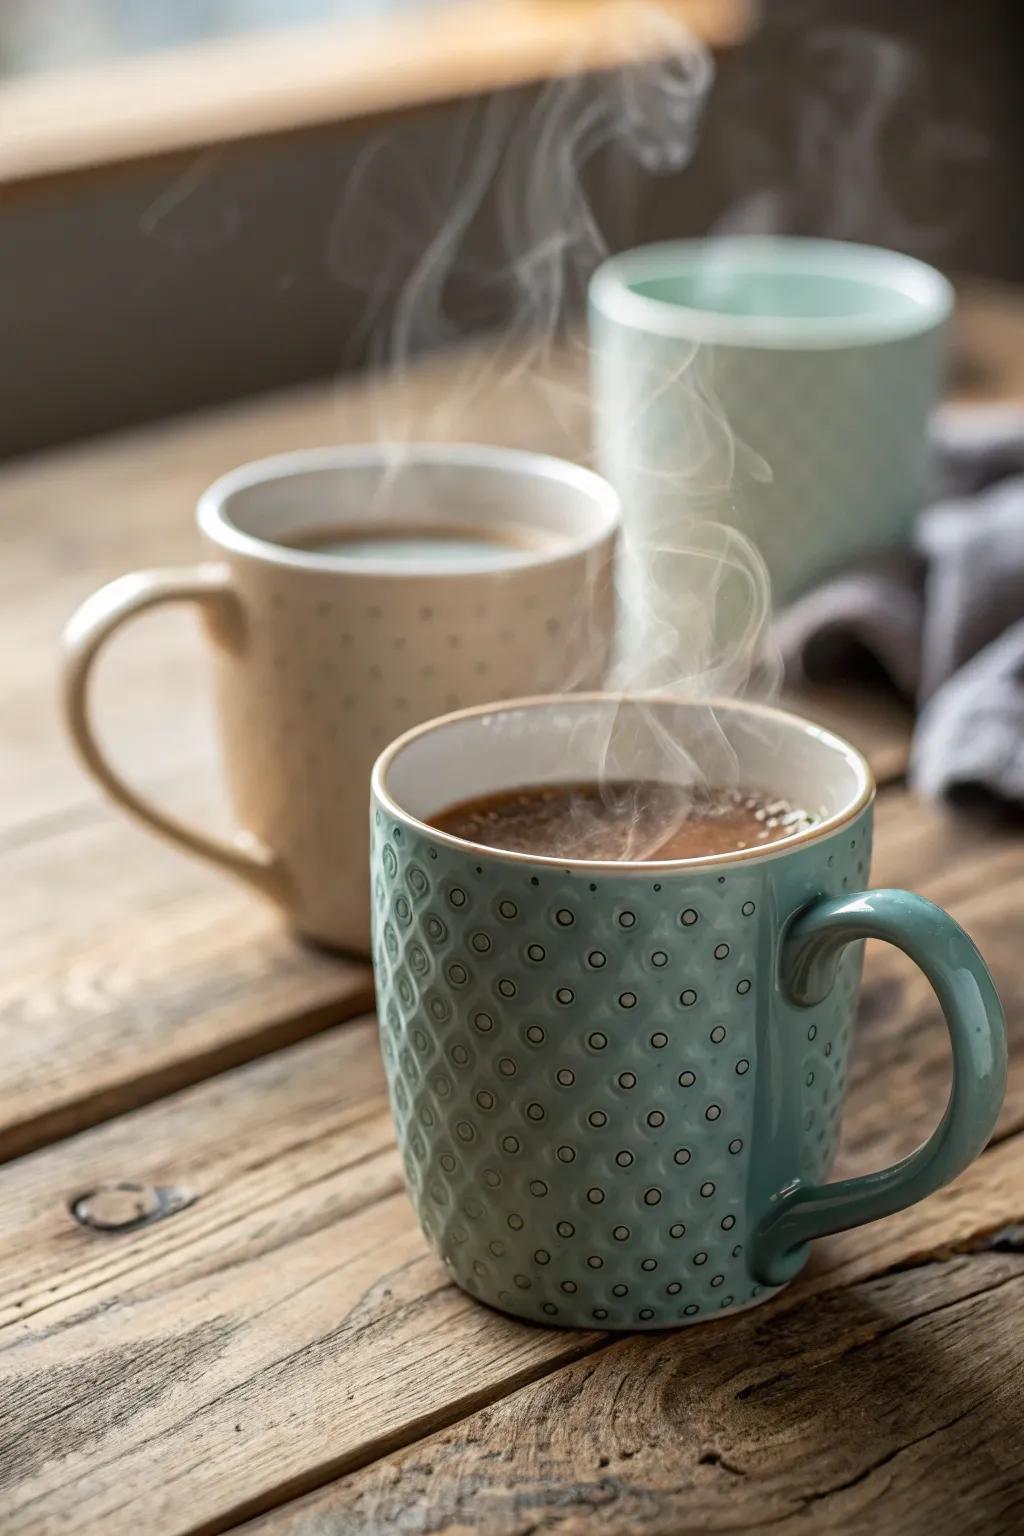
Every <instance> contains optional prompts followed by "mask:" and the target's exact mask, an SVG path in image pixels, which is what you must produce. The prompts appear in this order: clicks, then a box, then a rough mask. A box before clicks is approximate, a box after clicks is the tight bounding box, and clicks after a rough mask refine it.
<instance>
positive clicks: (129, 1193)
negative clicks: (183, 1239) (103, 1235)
mask: <svg viewBox="0 0 1024 1536" xmlns="http://www.w3.org/2000/svg"><path fill="white" fill-rule="evenodd" d="M197 1199H198V1196H197V1195H196V1194H194V1193H193V1191H192V1190H190V1189H184V1188H182V1187H180V1186H175V1185H172V1184H140V1183H137V1182H136V1181H135V1180H133V1179H120V1180H118V1181H117V1182H116V1183H111V1184H98V1185H97V1186H96V1188H95V1189H90V1190H87V1191H86V1192H85V1193H84V1194H81V1195H75V1196H73V1198H72V1199H71V1200H69V1201H68V1210H69V1211H70V1212H71V1214H72V1216H73V1217H74V1218H75V1220H76V1221H77V1222H79V1223H80V1225H81V1226H83V1227H87V1228H88V1229H89V1231H90V1232H134V1231H136V1230H137V1229H138V1228H139V1227H149V1226H152V1225H153V1223H154V1222H156V1221H163V1220H164V1218H165V1217H167V1216H174V1215H176V1214H177V1212H178V1211H183V1210H185V1209H186V1208H187V1207H188V1206H190V1205H193V1204H194V1203H195V1201H196V1200H197Z"/></svg>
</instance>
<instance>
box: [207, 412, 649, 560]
mask: <svg viewBox="0 0 1024 1536" xmlns="http://www.w3.org/2000/svg"><path fill="white" fill-rule="evenodd" d="M398 461H401V462H403V463H407V464H412V465H413V466H415V465H428V464H429V465H447V466H450V467H452V468H455V469H466V470H480V469H484V470H487V469H490V470H495V471H498V472H502V473H506V474H511V473H515V474H519V475H520V476H522V477H523V478H524V479H525V480H530V479H543V480H548V481H553V482H555V483H556V484H559V485H561V486H563V487H566V488H570V489H572V490H574V491H576V492H579V493H582V495H583V496H584V497H585V499H586V501H587V503H588V516H589V517H590V520H591V526H590V528H589V529H588V530H587V531H586V532H584V533H580V534H577V535H575V536H573V537H567V538H566V539H565V541H564V542H562V543H555V544H554V545H552V547H550V548H538V549H536V550H527V551H526V552H524V553H523V554H522V555H517V556H516V558H515V559H514V560H510V561H509V562H508V563H507V564H495V563H494V562H489V561H484V560H480V561H474V560H471V559H469V560H464V561H459V563H458V564H452V565H451V566H446V565H444V564H440V563H439V564H432V565H431V566H430V568H429V572H424V571H423V570H421V569H420V568H418V567H416V566H414V565H410V564H406V563H401V564H399V563H398V562H395V561H392V560H387V559H375V560H365V559H353V558H351V557H347V556H345V555H339V554H323V553H318V554H312V553H311V552H309V551H308V550H303V549H297V548H294V547H290V546H288V545H286V544H277V543H275V542H274V541H273V540H272V539H264V538H260V537H259V536H258V535H257V534H253V533H247V532H246V531H245V530H244V529H242V528H240V527H239V526H238V525H237V523H235V522H234V521H233V520H232V518H231V517H230V515H229V513H228V503H229V500H230V498H231V497H233V496H235V495H237V494H238V493H239V492H242V491H248V490H252V489H253V488H254V487H256V486H260V485H264V484H267V483H269V482H273V481H277V480H287V479H289V478H291V477H292V476H293V475H297V474H305V473H309V472H313V473H316V472H318V471H329V470H346V469H365V468H368V467H375V466H381V467H386V466H387V465H388V464H389V463H395V462H398ZM620 521H621V502H620V499H619V495H618V492H617V491H616V490H615V488H614V486H612V485H611V484H610V482H609V481H608V480H606V479H605V478H604V477H603V476H601V475H599V474H597V473H596V471H594V470H592V469H586V468H584V467H583V465H581V464H575V463H573V461H572V460H571V459H563V458H559V457H558V456H557V455H555V454H549V453H536V452H534V451H533V450H532V449H527V448H506V447H502V446H499V445H496V444H490V443H427V442H413V443H403V442H387V441H381V442H359V443H344V444H339V445H337V446H335V447H323V448H297V449H293V450H291V451H290V452H288V453H279V454H272V455H270V456H269V457H267V458H262V459H251V460H248V461H247V462H246V463H244V464H240V465H239V466H238V467H237V468H235V469H232V470H228V471H227V473H225V474H223V475H220V476H219V477H218V478H217V479H216V480H214V481H213V482H212V484H210V485H208V486H207V487H206V489H205V490H204V491H203V492H202V493H201V494H200V496H199V499H198V502H197V504H196V522H197V524H198V527H199V531H200V532H201V533H202V534H204V535H205V536H206V537H207V538H208V539H210V540H211V541H212V542H213V543H214V544H216V545H217V546H218V547H219V548H221V549H224V550H226V551H228V552H229V553H232V554H236V555H241V556H244V557H246V558H247V559H250V560H258V561H262V562H263V563H264V564H268V565H279V566H286V567H289V568H291V569H293V570H304V571H309V572H314V571H316V572H319V573H320V574H321V575H323V574H324V573H326V572H331V573H333V574H336V575H345V576H364V577H367V576H372V577H379V576H386V577H389V578H391V579H394V580H396V581H402V580H414V581H421V580H422V579H423V577H424V575H425V574H428V575H429V576H430V577H432V578H434V577H444V578H445V579H446V580H447V579H449V578H452V579H458V578H462V577H466V578H473V579H477V578H479V577H480V576H498V575H501V576H507V575H513V574H516V573H518V572H521V571H531V570H536V569H538V568H539V567H547V566H552V565H557V564H558V563H559V562H560V561H563V560H574V559H578V558H579V556H580V555H583V554H588V553H590V552H591V551H593V550H596V549H599V548H600V547H601V546H602V545H603V544H606V543H607V542H608V541H609V540H610V539H612V538H614V536H615V534H616V532H617V531H618V528H619V525H620Z"/></svg>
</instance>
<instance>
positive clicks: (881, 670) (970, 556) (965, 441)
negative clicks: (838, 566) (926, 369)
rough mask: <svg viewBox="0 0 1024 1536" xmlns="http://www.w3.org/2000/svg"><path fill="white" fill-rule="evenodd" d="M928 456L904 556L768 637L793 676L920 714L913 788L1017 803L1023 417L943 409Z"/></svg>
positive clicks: (824, 594) (818, 598) (1021, 782)
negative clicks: (930, 476)
mask: <svg viewBox="0 0 1024 1536" xmlns="http://www.w3.org/2000/svg"><path fill="white" fill-rule="evenodd" d="M935 450H936V452H935V500H934V501H933V503H932V505H931V506H930V507H929V508H928V509H927V510H926V511H925V512H923V513H922V514H921V516H920V517H919V519H918V522H917V526H916V528H915V531H914V537H913V541H912V546H911V548H909V549H907V550H905V551H902V552H900V553H898V554H896V555H889V556H885V557H882V558H879V559H876V560H873V561H868V562H865V563H864V564H863V565H862V566H859V567H857V568H856V569H852V570H848V571H844V572H842V573H841V574H839V575H837V576H835V577H833V578H831V579H830V580H828V581H826V582H825V583H824V584H823V585H822V586H820V587H817V588H816V589H815V590H814V591H813V592H809V593H807V594H806V595H805V596H804V597H802V598H800V599H799V600H798V601H797V602H796V603H794V604H793V605H792V607H790V608H789V609H787V611H786V612H785V613H783V614H782V615H781V616H780V617H779V619H778V621H777V624H776V634H777V638H778V641H779V644H780V647H781V650H782V654H783V659H784V661H785V663H786V669H787V673H788V674H789V675H790V676H792V677H796V678H800V677H803V678H807V679H813V680H817V681H823V680H830V681H835V680H844V681H845V680H849V679H850V678H851V677H858V678H861V679H869V680H872V681H875V682H877V683H879V684H880V685H882V686H888V687H890V688H894V689H896V690H897V691H898V692H899V693H900V694H902V695H903V696H904V697H905V698H907V699H909V700H911V701H912V702H913V703H914V704H915V705H916V706H917V709H918V715H917V721H916V725H915V729H914V737H913V743H912V748H911V761H910V777H911V782H912V783H913V784H914V786H915V787H916V788H918V789H920V790H921V791H923V792H924V793H926V794H929V795H946V796H949V797H951V798H957V799H964V798H987V799H990V800H992V801H993V802H996V803H1000V804H1007V803H1008V804H1014V805H1017V806H1024V410H1017V409H1007V408H1002V407H1000V408H995V409H992V410H972V411H966V410H963V411H949V412H946V413H943V414H942V415H941V416H940V417H939V419H938V422H937V425H936V429H935Z"/></svg>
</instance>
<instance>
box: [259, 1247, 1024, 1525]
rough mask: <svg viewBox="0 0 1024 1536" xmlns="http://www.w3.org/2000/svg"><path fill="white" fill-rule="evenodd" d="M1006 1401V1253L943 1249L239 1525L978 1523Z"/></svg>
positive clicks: (1017, 1270)
mask: <svg viewBox="0 0 1024 1536" xmlns="http://www.w3.org/2000/svg"><path fill="white" fill-rule="evenodd" d="M1022 1409H1024V1255H1022V1254H1021V1253H1010V1254H999V1253H982V1254H979V1255H976V1256H973V1257H965V1256H960V1257H956V1258H954V1259H951V1260H947V1261H945V1262H942V1261H937V1262H933V1263H930V1264H928V1265H927V1266H925V1267H922V1268H917V1269H914V1270H913V1271H911V1272H909V1273H908V1272H898V1271H897V1272H894V1273H891V1274H889V1275H886V1276H883V1277H881V1278H878V1279H873V1280H869V1281H864V1282H862V1283H860V1284H858V1285H856V1286H853V1287H851V1288H848V1289H842V1290H838V1291H828V1292H822V1293H820V1294H819V1295H817V1296H816V1297H813V1298H808V1299H807V1300H806V1301H805V1302H804V1304H803V1305H802V1306H790V1307H787V1308H785V1309H783V1310H780V1311H777V1312H775V1313H774V1314H772V1315H767V1314H763V1315H758V1313H756V1312H755V1313H748V1314H746V1315H744V1316H743V1317H741V1318H738V1319H737V1320H736V1321H735V1322H734V1323H732V1324H730V1323H728V1322H721V1323H709V1324H707V1325H704V1326H702V1327H701V1328H699V1329H694V1330H691V1331H690V1332H683V1333H678V1334H674V1335H673V1334H667V1335H661V1336H654V1337H650V1336H648V1337H633V1338H630V1339H627V1340H625V1341H623V1342H622V1343H619V1344H616V1345H614V1346H612V1347H611V1348H608V1349H605V1350H603V1351H601V1352H600V1353H599V1354H597V1355H595V1356H592V1357H590V1358H588V1359H585V1360H582V1361H580V1362H578V1363H576V1364H574V1365H571V1366H568V1367H566V1368H564V1369H562V1370H559V1371H558V1372H556V1373H554V1374H552V1375H549V1376H547V1377H545V1378H544V1379H543V1380H542V1381H540V1382H537V1383H534V1384H533V1385H531V1386H528V1387H524V1388H522V1389H521V1390H520V1391H519V1392H516V1393H515V1394H514V1395H512V1396H511V1397H506V1398H504V1399H503V1400H502V1401H500V1402H497V1403H495V1404H493V1405H491V1406H489V1407H487V1408H485V1409H482V1410H481V1411H480V1412H478V1413H476V1414H474V1415H473V1416H472V1417H470V1418H468V1419H465V1420H463V1421H462V1422H460V1423H458V1424H456V1425H453V1426H452V1427H451V1428H449V1429H446V1430H444V1431H443V1432H441V1433H439V1434H436V1435H432V1436H431V1437H430V1438H428V1439H426V1440H421V1441H419V1442H418V1443H417V1444H415V1445H412V1446H409V1447H408V1448H407V1449H405V1450H403V1451H401V1452H400V1453H398V1454H397V1455H393V1456H389V1457H387V1458H385V1459H384V1460H382V1461H379V1462H377V1463H375V1464H374V1465H372V1466H368V1467H367V1468H366V1469H364V1470H363V1471H361V1472H359V1473H357V1474H355V1475H354V1476H352V1477H349V1478H347V1479H345V1480H344V1481H342V1482H340V1483H337V1484H335V1485H334V1486H333V1487H332V1488H330V1489H326V1490H324V1491H323V1492H322V1493H320V1494H318V1495H316V1496H315V1497H313V1498H310V1499H308V1500H305V1501H303V1502H302V1503H301V1504H299V1505H297V1506H294V1507H293V1508H291V1509H290V1510H281V1511H279V1512H277V1513H275V1514H274V1515H270V1516H268V1517H266V1518H265V1519H263V1520H258V1521H256V1523H255V1524H254V1525H252V1526H248V1527H247V1528H246V1529H247V1531H251V1532H252V1536H257V1533H261V1536H271V1533H273V1536H328V1533H334V1532H336V1531H345V1532H346V1533H347V1536H370V1533H377V1532H383V1531H385V1530H390V1531H398V1532H424V1531H430V1532H432V1533H442V1532H443V1533H445V1536H465V1533H468V1532H486V1533H487V1536H522V1533H524V1532H527V1531H529V1532H537V1531H556V1530H557V1531H558V1532H561V1533H563V1536H583V1533H587V1536H590V1533H592V1532H615V1533H618V1532H624V1531H629V1532H630V1533H631V1536H687V1533H690V1532H694V1533H696V1532H706V1531H726V1530H728V1531H759V1530H762V1529H765V1528H770V1529H771V1530H773V1531H781V1532H784V1533H790V1532H792V1533H796V1532H806V1531H808V1530H813V1531H822V1530H829V1531H841V1532H844V1533H846V1536H855V1533H856V1536H877V1533H878V1532H895V1531H900V1532H906V1533H911V1536H925V1533H933V1532H939V1533H943V1532H949V1533H953V1532H955V1533H957V1536H961V1533H963V1532H976V1533H978V1536H990V1533H992V1532H995V1531H1009V1530H1014V1529H1018V1528H1019V1527H1020V1524H1021V1521H1022V1520H1024V1482H1022V1481H1021V1478H1020V1472H1019V1463H1020V1457H1021V1455H1022V1453H1024V1413H1022Z"/></svg>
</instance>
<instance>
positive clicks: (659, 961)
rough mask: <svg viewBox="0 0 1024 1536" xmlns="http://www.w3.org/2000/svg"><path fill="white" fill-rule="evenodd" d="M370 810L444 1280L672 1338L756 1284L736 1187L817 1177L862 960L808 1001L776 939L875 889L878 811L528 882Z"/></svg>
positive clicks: (400, 1033)
mask: <svg viewBox="0 0 1024 1536" xmlns="http://www.w3.org/2000/svg"><path fill="white" fill-rule="evenodd" d="M373 820H374V829H373V833H374V837H373V841H374V847H373V856H372V862H373V894H374V913H375V963H376V971H377V988H378V998H379V1005H380V1015H381V1041H382V1049H383V1053H384V1059H385V1065H386V1069H387V1074H388V1082H389V1087H390V1092H391V1100H392V1106H393V1109H394V1113H395V1118H396V1122H397V1127H398V1135H399V1142H400V1145H401V1149H402V1155H403V1159H404V1164H405V1172H406V1178H407V1182H408V1187H409V1191H410V1194H411V1196H412V1200H413V1203H414V1205H415V1207H416V1211H417V1213H418V1216H419V1219H420V1222H421V1224H422V1226H423V1230H424V1232H425V1233H426V1235H427V1237H428V1239H429V1240H430V1242H431V1243H432V1244H433V1246H434V1247H435V1249H436V1250H437V1251H438V1252H439V1253H440V1255H441V1257H442V1259H443V1260H444V1262H445V1264H446V1265H447V1266H448V1268H449V1270H450V1272H451V1274H452V1276H453V1278H454V1279H455V1280H456V1281H457V1282H458V1284H459V1285H461V1286H462V1287H463V1288H464V1289H466V1290H467V1291H469V1292H470V1293H471V1294H473V1295H475V1296H478V1297H479V1298H480V1299H482V1300H484V1301H487V1302H489V1303H490V1304H491V1305H493V1306H497V1307H500V1308H502V1309H504V1310H506V1311H509V1312H513V1313H515V1314H517V1315H518V1316H520V1317H525V1318H529V1319H531V1320H533V1321H535V1322H548V1323H556V1324H563V1325H574V1326H581V1327H594V1326H602V1327H609V1328H659V1327H666V1326H679V1325H680V1324H685V1323H688V1322H691V1321H698V1320H700V1319H702V1318H705V1317H707V1316H710V1315H714V1314H717V1313H719V1312H721V1311H722V1310H723V1309H728V1308H732V1307H738V1306H743V1305H748V1304H749V1303H750V1302H751V1301H756V1300H758V1299H759V1298H760V1297H761V1296H763V1295H764V1294H767V1293H766V1292H763V1291H762V1290H761V1288H760V1287H758V1286H757V1284H756V1281H755V1279H754V1277H753V1276H752V1275H751V1274H750V1272H749V1270H748V1268H747V1260H746V1239H747V1234H748V1232H749V1231H750V1228H751V1224H752V1222H756V1220H757V1219H758V1218H759V1216H760V1215H763V1214H764V1211H763V1209H758V1210H755V1209H752V1208H751V1207H752V1202H753V1199H754V1197H753V1194H752V1191H753V1189H755V1188H757V1189H760V1188H762V1187H766V1188H770V1189H778V1188H780V1187H781V1186H782V1184H784V1183H787V1182H790V1181H791V1180H792V1179H794V1178H801V1179H804V1180H817V1179H821V1178H824V1177H825V1176H826V1174H827V1172H828V1168H829V1166H830V1164H831V1160H832V1157H833V1154H834V1150H835V1143H836V1135H837V1130H838V1123H839V1114H840V1107H841V1102H842V1092H843V1081H844V1076H845V1071H846V1060H847V1054H848V1047H849V1038H850V1029H851V1025H852V1020H853V1012H854V1006H855V998H856V989H857V984H858V980H859V974H860V962H861V946H854V947H852V948H851V949H850V950H848V951H847V953H846V955H845V956H844V957H843V960H842V962H841V964H840V967H839V974H838V977H837V981H836V985H835V987H834V989H833V991H832V993H831V994H830V996H829V997H828V998H827V999H826V1000H825V1001H824V1002H823V1003H822V1004H820V1005H818V1006H817V1007H815V1008H810V1009H799V1008H796V1007H795V1006H793V1005H791V1004H790V1003H789V1002H788V1000H787V999H786V998H785V996H784V995H783V993H782V991H781V990H780V988H779V987H778V985H777V983H776V967H777V954H778V945H779V935H780V931H781V927H782V925H783V923H784V921H785V920H786V919H787V918H788V917H789V916H790V915H791V914H792V913H793V912H794V911H795V910H797V909H798V908H799V907H800V906H802V905H804V904H805V903H806V902H807V901H808V900H811V899H813V897H814V896H816V895H819V894H829V895H837V894H840V893H841V892H842V891H843V890H844V889H850V890H852V889H857V888H859V887H860V886H861V885H862V884H864V883H865V882H866V876H867V868H868V860H869V852H870V848H869V842H870V812H865V813H864V814H863V815H862V817H861V818H860V820H859V821H858V822H856V823H852V824H850V825H848V826H847V827H846V828H844V829H843V830H842V832H840V833H837V834H835V835H833V836H832V837H831V838H828V839H821V840H819V841H816V842H812V843H809V844H806V845H805V846H804V847H802V848H800V849H797V850H794V851H793V852H792V853H790V854H788V855H786V856H785V857H775V858H768V859H761V860H752V861H750V863H744V864H743V865H733V866H730V867H729V868H728V869H727V871H726V872H725V873H723V874H721V875H720V874H718V873H717V872H716V871H715V870H713V869H712V870H704V871H697V872H691V873H688V874H666V873H661V874H660V875H659V874H658V872H657V871H655V870H651V871H650V872H649V875H648V873H646V872H645V873H642V874H632V873H618V872H616V873H611V874H607V873H606V874H602V873H600V872H597V871H595V872H593V873H592V874H591V873H589V872H587V871H586V870H585V869H584V870H580V869H578V868H577V869H576V870H572V871H570V870H560V869H551V868H548V867H540V868H536V867H533V866H530V865H529V864H517V863H514V862H509V861H505V860H502V859H501V858H500V857H492V856H487V855H483V854H479V853H478V854H474V853H473V852H472V851H471V850H454V849H452V848H450V847H448V846H446V845H445V844H443V843H441V842H439V841H435V840H434V839H432V838H431V837H429V835H423V834H421V833H419V832H418V831H417V830H416V829H415V828H413V827H410V826H408V825H405V826H402V825H397V824H396V823H394V822H393V821H391V820H390V819H389V818H388V817H387V816H386V815H385V813H384V812H383V811H382V810H380V809H378V810H376V812H375V813H374V816H373ZM759 1096H760V1098H759ZM758 1198H759V1197H758Z"/></svg>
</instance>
